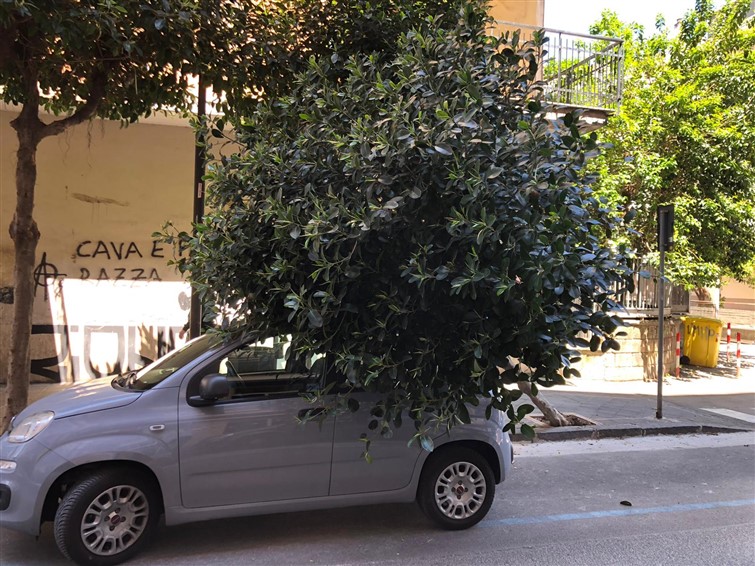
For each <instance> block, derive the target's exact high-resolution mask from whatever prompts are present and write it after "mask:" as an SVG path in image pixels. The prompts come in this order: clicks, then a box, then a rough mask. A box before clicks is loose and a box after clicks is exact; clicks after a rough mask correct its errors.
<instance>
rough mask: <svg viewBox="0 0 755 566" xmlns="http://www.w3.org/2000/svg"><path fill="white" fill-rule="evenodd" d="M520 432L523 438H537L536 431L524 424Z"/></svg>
mask: <svg viewBox="0 0 755 566" xmlns="http://www.w3.org/2000/svg"><path fill="white" fill-rule="evenodd" d="M519 430H520V431H521V433H522V436H524V437H525V438H526V439H528V440H532V439H533V438H535V429H534V428H532V427H531V426H530V425H528V424H523V425H522V426H521V427H520V428H519Z"/></svg>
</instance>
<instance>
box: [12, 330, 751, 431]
mask: <svg viewBox="0 0 755 566" xmlns="http://www.w3.org/2000/svg"><path fill="white" fill-rule="evenodd" d="M742 353H743V357H742V364H741V365H742V369H741V371H740V376H739V377H738V378H737V377H736V367H735V364H734V361H733V360H731V359H730V360H729V361H728V362H727V361H726V359H725V353H722V355H721V357H720V361H719V367H718V368H714V369H711V368H699V367H692V366H688V367H685V368H684V369H683V372H682V375H681V379H676V378H672V377H667V378H666V380H664V386H663V418H662V419H657V418H656V417H655V414H656V403H657V389H658V385H657V383H654V382H642V381H627V382H610V381H603V380H594V379H589V378H585V377H583V378H575V379H571V380H569V383H567V384H566V385H561V386H557V387H553V388H551V389H544V388H541V394H542V396H543V397H544V398H545V399H546V400H547V401H549V402H550V403H551V404H552V405H553V406H554V407H556V408H557V409H558V410H559V411H561V412H562V413H567V414H574V415H578V416H580V417H583V418H585V419H588V420H590V421H592V422H593V423H595V424H592V425H583V426H570V427H558V428H552V427H549V426H547V425H546V424H545V423H543V422H542V421H540V420H538V419H537V418H536V417H537V416H538V413H537V412H536V413H533V414H532V415H531V416H529V417H527V420H526V422H527V423H528V424H530V425H532V426H534V427H535V431H536V439H537V440H567V439H584V438H608V437H622V436H650V435H658V434H693V433H700V432H708V433H716V432H735V431H742V430H748V431H755V345H747V346H743V348H742ZM67 387H70V386H69V385H64V384H32V385H31V386H30V389H29V397H30V399H29V401H30V402H33V401H36V400H38V399H41V398H43V397H45V396H47V395H50V394H51V393H54V392H56V391H60V390H62V389H65V388H67ZM4 397H5V387H4V386H0V401H2V404H1V405H0V412H2V411H3V410H4V408H5V403H4V401H5V399H4ZM732 397H735V398H736V400H737V401H738V403H737V406H742V407H745V408H746V409H743V410H742V411H738V412H737V411H735V412H732V411H731V410H729V409H726V406H727V403H721V402H720V401H721V400H722V399H724V398H728V405H729V406H731V404H732V401H731V398H732ZM717 399H718V401H717ZM705 409H708V410H705ZM711 409H712V410H711ZM745 410H747V411H749V413H746V412H745ZM715 411H718V412H715ZM738 413H741V414H738ZM732 414H738V416H739V417H740V418H734V417H732ZM748 416H749V417H751V420H750V421H748V420H742V419H743V418H745V419H747V418H748ZM533 417H534V418H533ZM514 439H515V440H518V441H524V440H526V439H524V437H523V436H521V435H520V434H517V435H515V436H514ZM754 440H755V438H754Z"/></svg>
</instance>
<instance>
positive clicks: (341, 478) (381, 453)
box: [330, 393, 420, 495]
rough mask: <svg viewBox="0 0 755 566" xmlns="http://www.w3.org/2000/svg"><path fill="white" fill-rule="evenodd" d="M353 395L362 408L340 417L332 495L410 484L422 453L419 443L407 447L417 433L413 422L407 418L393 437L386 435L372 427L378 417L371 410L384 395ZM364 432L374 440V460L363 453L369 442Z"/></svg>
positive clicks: (385, 489) (338, 419) (371, 441)
mask: <svg viewBox="0 0 755 566" xmlns="http://www.w3.org/2000/svg"><path fill="white" fill-rule="evenodd" d="M353 396H354V398H355V399H357V400H358V401H359V410H358V411H356V412H354V413H351V412H347V413H343V414H339V415H338V416H337V417H336V427H335V436H334V440H333V465H332V471H331V480H330V494H331V495H348V494H352V493H370V492H378V491H392V490H398V489H401V488H404V487H406V486H407V485H409V482H410V481H411V479H412V473H413V472H414V467H415V465H416V463H417V459H418V458H419V456H420V448H419V446H418V445H417V443H413V444H412V446H407V443H408V442H409V440H410V439H411V438H412V436H414V433H415V429H414V425H413V423H412V421H411V420H410V419H406V418H405V419H404V423H403V425H402V426H401V427H399V428H394V430H393V436H392V437H391V438H383V437H381V436H380V434H378V433H376V432H375V431H371V430H369V423H370V421H371V420H373V418H374V417H372V416H371V415H370V409H371V408H372V407H373V406H374V402H375V401H376V400H377V399H379V398H380V397H379V396H378V395H370V394H367V393H355V394H353ZM364 433H366V434H367V435H368V438H369V439H370V456H371V457H372V461H371V462H367V461H366V460H365V458H364V456H363V452H364V446H365V444H364V442H363V441H362V440H360V436H361V435H362V434H364Z"/></svg>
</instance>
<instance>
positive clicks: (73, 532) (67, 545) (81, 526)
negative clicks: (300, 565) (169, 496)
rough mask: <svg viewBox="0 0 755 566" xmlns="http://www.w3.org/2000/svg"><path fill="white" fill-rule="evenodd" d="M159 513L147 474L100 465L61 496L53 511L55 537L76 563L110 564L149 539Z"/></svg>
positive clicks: (64, 552)
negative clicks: (100, 468) (56, 508)
mask: <svg viewBox="0 0 755 566" xmlns="http://www.w3.org/2000/svg"><path fill="white" fill-rule="evenodd" d="M158 516H159V504H158V498H157V496H156V490H155V487H154V483H153V482H152V481H151V480H150V479H149V478H147V477H145V476H144V475H143V474H140V473H139V472H138V471H134V470H115V469H113V470H102V471H99V472H95V473H93V474H92V475H90V476H88V477H86V478H84V479H82V480H81V481H79V482H78V483H77V484H75V485H73V486H72V487H71V489H69V490H68V492H66V494H65V495H64V496H63V500H62V502H61V503H60V506H59V507H58V511H57V513H56V514H55V527H54V531H55V542H56V543H57V544H58V548H59V549H60V551H61V552H62V553H63V554H64V555H65V556H66V557H67V558H69V559H70V560H73V561H74V562H76V563H77V564H90V565H93V566H112V565H114V564H119V563H121V562H123V561H125V560H128V559H129V558H131V557H132V556H134V555H135V554H136V553H137V552H139V551H140V550H141V549H142V548H143V547H144V546H145V545H146V544H147V543H148V541H149V539H150V538H151V536H152V534H153V532H154V530H155V528H156V525H157V520H158Z"/></svg>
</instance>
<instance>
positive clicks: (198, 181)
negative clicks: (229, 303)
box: [189, 76, 207, 338]
mask: <svg viewBox="0 0 755 566" xmlns="http://www.w3.org/2000/svg"><path fill="white" fill-rule="evenodd" d="M198 89H199V92H198V93H197V121H198V123H199V125H200V127H201V125H202V124H203V122H204V120H203V119H204V116H205V112H206V108H205V106H206V104H207V89H206V86H205V84H204V81H203V80H202V77H201V76H200V77H199V85H198ZM195 140H196V144H195V147H194V188H193V193H194V212H193V215H192V221H193V222H194V224H199V223H200V222H201V221H202V218H203V217H204V169H205V148H204V140H203V139H202V138H201V130H198V131H197V132H196V138H195ZM194 234H195V235H196V230H195V232H194ZM201 333H202V303H201V302H200V300H199V293H198V292H197V290H196V288H195V287H194V286H193V285H192V287H191V310H190V311H189V337H190V338H196V337H197V336H199V335H200V334H201Z"/></svg>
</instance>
